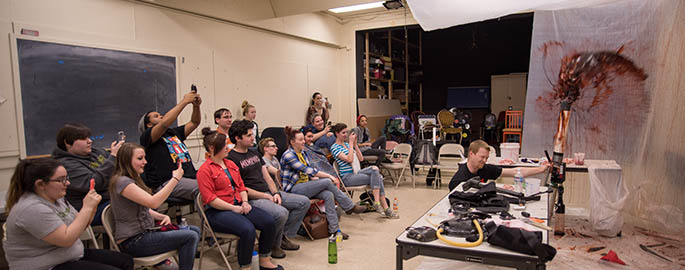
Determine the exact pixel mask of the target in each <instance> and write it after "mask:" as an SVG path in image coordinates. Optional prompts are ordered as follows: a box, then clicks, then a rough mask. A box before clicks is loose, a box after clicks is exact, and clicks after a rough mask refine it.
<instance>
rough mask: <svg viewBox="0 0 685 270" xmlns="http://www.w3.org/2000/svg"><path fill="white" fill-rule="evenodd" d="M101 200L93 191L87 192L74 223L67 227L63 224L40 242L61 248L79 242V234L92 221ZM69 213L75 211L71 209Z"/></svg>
mask: <svg viewBox="0 0 685 270" xmlns="http://www.w3.org/2000/svg"><path fill="white" fill-rule="evenodd" d="M101 199H102V196H100V195H99V194H97V192H95V190H91V191H89V192H88V194H87V195H86V197H85V198H83V207H82V208H81V211H79V212H78V214H76V218H75V219H74V221H73V222H71V224H69V225H68V226H67V225H66V224H63V225H61V226H59V227H57V229H55V230H54V231H52V232H51V233H49V234H48V235H46V236H45V237H43V238H42V240H43V241H45V242H48V243H50V244H52V245H55V246H58V247H63V248H65V247H71V246H72V245H74V242H76V241H78V240H79V236H81V233H83V231H84V230H85V229H86V227H88V225H89V224H90V222H91V221H92V220H93V215H94V213H95V211H96V209H97V206H98V204H99V203H100V200H101ZM69 207H71V206H69ZM71 211H76V210H75V209H74V208H73V207H71Z"/></svg>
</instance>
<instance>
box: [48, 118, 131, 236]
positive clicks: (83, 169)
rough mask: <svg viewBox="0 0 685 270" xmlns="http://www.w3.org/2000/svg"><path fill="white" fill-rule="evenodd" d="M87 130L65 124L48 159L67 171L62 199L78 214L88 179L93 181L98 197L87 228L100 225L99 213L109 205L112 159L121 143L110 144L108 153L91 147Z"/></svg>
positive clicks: (84, 127)
mask: <svg viewBox="0 0 685 270" xmlns="http://www.w3.org/2000/svg"><path fill="white" fill-rule="evenodd" d="M90 134H91V133H90V129H89V128H88V127H86V126H84V125H82V124H65V125H64V126H62V128H61V129H60V130H59V132H58V133H57V148H55V149H54V150H53V151H52V158H54V159H56V160H58V161H59V162H61V163H62V164H63V165H64V168H66V169H67V175H68V176H69V182H70V183H71V184H70V185H69V186H68V187H67V195H66V196H65V198H66V199H67V201H69V203H70V204H71V205H72V206H74V208H76V210H77V211H81V207H82V206H83V204H82V202H83V197H85V196H86V194H88V192H89V191H90V179H95V191H97V193H98V194H100V196H102V201H100V204H98V207H97V212H95V217H94V218H93V223H92V224H91V225H94V226H96V225H102V217H101V214H102V210H103V209H105V207H106V206H107V205H109V192H107V187H108V186H109V179H110V177H111V176H112V172H113V171H114V159H115V158H116V156H117V150H119V147H121V144H122V143H124V142H123V141H121V142H117V141H114V142H112V144H111V146H110V147H111V149H112V150H111V153H108V152H107V151H105V149H98V148H95V149H93V148H92V144H93V141H92V140H91V139H90Z"/></svg>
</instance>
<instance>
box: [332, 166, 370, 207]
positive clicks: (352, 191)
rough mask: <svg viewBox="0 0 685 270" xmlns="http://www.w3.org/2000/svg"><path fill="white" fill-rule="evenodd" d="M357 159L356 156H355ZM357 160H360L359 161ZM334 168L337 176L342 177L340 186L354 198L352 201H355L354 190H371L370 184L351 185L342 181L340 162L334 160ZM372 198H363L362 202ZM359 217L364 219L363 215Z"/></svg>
mask: <svg viewBox="0 0 685 270" xmlns="http://www.w3.org/2000/svg"><path fill="white" fill-rule="evenodd" d="M355 161H357V159H356V158H355ZM357 162H359V161H357ZM333 168H334V169H335V173H336V174H337V176H338V177H339V178H340V187H342V189H343V190H344V191H345V192H347V194H348V195H349V196H350V198H351V199H352V201H354V192H355V191H361V192H367V191H369V190H371V186H369V185H363V186H350V187H348V186H345V183H344V182H343V181H342V177H340V168H339V167H338V162H335V161H334V162H333ZM353 168H354V166H353ZM355 173H356V172H355ZM370 200H371V198H370V197H367V198H366V199H364V200H361V201H360V202H363V201H370ZM359 219H361V220H364V218H363V217H362V215H359Z"/></svg>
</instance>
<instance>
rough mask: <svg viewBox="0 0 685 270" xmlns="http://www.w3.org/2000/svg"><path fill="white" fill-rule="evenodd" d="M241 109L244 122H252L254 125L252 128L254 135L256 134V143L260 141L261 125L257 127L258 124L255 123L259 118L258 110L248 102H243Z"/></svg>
mask: <svg viewBox="0 0 685 270" xmlns="http://www.w3.org/2000/svg"><path fill="white" fill-rule="evenodd" d="M240 108H242V109H243V120H248V121H251V122H252V124H253V125H254V126H253V127H252V134H254V137H255V141H259V125H257V122H255V121H254V120H255V118H257V108H255V106H254V105H252V104H250V103H249V102H247V100H243V103H242V104H241V105H240Z"/></svg>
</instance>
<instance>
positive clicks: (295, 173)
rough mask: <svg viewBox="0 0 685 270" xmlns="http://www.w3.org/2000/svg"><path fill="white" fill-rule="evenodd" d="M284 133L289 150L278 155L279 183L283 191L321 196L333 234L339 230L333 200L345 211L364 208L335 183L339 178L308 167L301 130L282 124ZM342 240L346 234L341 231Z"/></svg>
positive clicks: (345, 237) (362, 210)
mask: <svg viewBox="0 0 685 270" xmlns="http://www.w3.org/2000/svg"><path fill="white" fill-rule="evenodd" d="M285 135H286V138H287V141H288V146H289V147H288V150H286V151H285V153H283V156H282V157H281V179H282V180H281V182H282V183H281V184H282V186H283V190H284V191H286V192H292V193H297V194H300V195H304V196H307V198H310V199H313V198H317V199H321V200H323V201H324V205H325V206H326V220H327V221H328V232H329V233H331V234H334V233H336V232H337V231H338V229H340V227H339V226H338V215H337V213H336V212H335V210H334V209H335V202H336V201H338V204H339V205H340V207H342V209H343V210H345V213H347V214H348V215H349V214H352V213H357V214H359V213H363V212H364V211H365V210H366V207H363V206H360V205H355V204H354V203H353V202H352V199H350V197H349V196H347V194H345V193H344V192H342V191H341V190H340V189H339V188H338V186H339V185H340V182H339V181H340V180H339V179H338V177H336V176H333V175H331V174H328V173H326V172H323V171H320V170H319V169H316V168H314V167H312V166H311V164H312V163H311V160H310V159H309V156H308V154H307V152H306V151H304V149H305V140H304V135H303V134H302V131H300V130H297V129H292V128H291V127H285ZM342 235H343V239H347V238H349V235H347V234H346V233H344V232H343V233H342Z"/></svg>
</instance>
